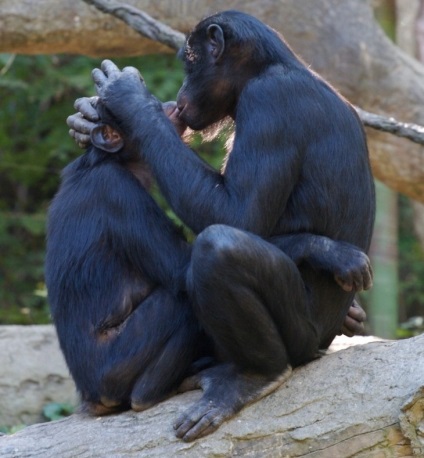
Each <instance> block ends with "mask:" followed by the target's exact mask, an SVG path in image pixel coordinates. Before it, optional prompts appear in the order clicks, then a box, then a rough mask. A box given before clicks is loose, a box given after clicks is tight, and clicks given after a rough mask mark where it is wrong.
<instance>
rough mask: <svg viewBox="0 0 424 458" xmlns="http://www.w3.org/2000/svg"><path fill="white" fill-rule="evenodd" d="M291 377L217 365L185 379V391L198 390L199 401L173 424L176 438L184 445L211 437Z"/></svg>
mask: <svg viewBox="0 0 424 458" xmlns="http://www.w3.org/2000/svg"><path fill="white" fill-rule="evenodd" d="M290 374H291V368H290V367H289V366H288V367H287V368H286V370H285V371H284V372H283V373H282V374H281V375H279V376H277V377H276V378H273V379H270V378H268V377H265V376H261V375H257V374H247V373H242V372H239V371H238V370H237V369H236V368H235V367H233V366H232V365H229V364H221V365H216V366H213V367H211V368H208V369H205V370H204V371H202V372H199V373H198V374H196V375H195V376H194V377H192V378H190V379H188V380H189V381H188V387H195V386H200V387H201V388H202V389H203V396H202V398H201V399H200V400H199V401H198V402H197V403H196V404H194V405H193V406H192V407H191V408H190V409H188V410H187V411H185V412H184V413H183V414H182V415H180V416H179V417H178V418H177V420H176V422H175V423H174V429H175V431H176V433H175V434H176V436H177V437H178V438H180V439H182V440H184V441H186V442H190V441H193V440H195V439H197V438H199V437H203V436H206V435H207V434H210V433H212V432H213V431H215V430H216V429H218V427H219V426H220V425H221V424H222V423H223V422H224V421H225V420H228V419H229V418H231V417H232V416H234V415H235V414H236V413H237V412H239V411H240V410H241V409H242V408H243V407H244V406H246V405H248V404H251V403H252V402H255V401H257V400H259V399H260V398H262V397H264V396H266V395H267V394H269V393H271V392H272V391H274V390H275V389H276V388H278V386H280V385H281V384H282V383H283V382H284V381H285V380H287V378H288V377H289V376H290ZM193 381H194V384H193Z"/></svg>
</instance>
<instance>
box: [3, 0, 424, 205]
mask: <svg viewBox="0 0 424 458" xmlns="http://www.w3.org/2000/svg"><path fill="white" fill-rule="evenodd" d="M127 3H129V4H130V5H133V6H135V7H137V8H138V9H141V10H143V11H145V12H147V13H148V14H149V15H151V16H152V17H154V18H156V19H158V20H160V21H162V22H164V23H166V24H167V25H168V26H170V27H172V28H174V29H177V30H179V31H181V32H187V31H189V30H190V29H191V28H192V27H193V25H194V24H196V23H197V22H198V21H199V19H201V18H202V17H203V16H205V15H207V14H210V13H213V12H215V11H217V10H223V9H229V8H234V9H239V10H242V11H245V12H247V13H250V14H253V15H256V16H257V17H259V18H260V19H262V20H263V21H265V22H267V23H268V24H270V25H271V26H272V27H274V28H275V29H277V30H279V31H281V32H282V33H283V34H284V35H285V37H286V39H287V40H288V42H289V43H290V44H291V46H292V47H293V48H294V50H295V51H296V52H297V53H299V54H300V55H301V56H302V57H303V58H304V60H305V61H306V62H307V63H308V64H310V65H311V66H312V68H314V69H315V70H317V71H318V72H319V73H321V74H322V75H323V76H324V77H325V78H326V79H328V80H329V81H330V82H332V83H333V84H334V86H335V87H336V88H338V89H339V90H340V91H341V92H342V93H343V94H344V95H345V96H346V97H347V98H348V99H349V100H350V101H352V102H353V103H354V104H355V105H358V106H359V107H361V108H363V109H364V110H367V111H371V112H378V113H379V114H381V115H385V116H393V117H395V118H396V119H398V120H399V121H402V122H405V123H415V124H418V125H424V67H423V66H422V65H421V64H419V63H418V62H417V61H416V60H414V59H412V58H411V57H409V56H408V55H406V54H405V53H403V52H402V51H401V50H400V49H399V48H398V47H396V46H395V45H394V44H393V43H392V42H390V40H389V39H388V38H387V37H386V36H385V35H384V33H383V32H382V30H381V29H380V28H379V27H378V26H377V24H376V23H375V21H374V18H373V11H372V8H371V5H370V0H368V1H367V0H360V1H358V0H345V1H343V2H340V1H339V0H315V1H314V2H313V5H312V3H311V2H310V1H309V0H279V1H277V0H261V1H251V2H245V1H241V0H225V1H224V0H214V1H212V0H187V1H186V0H178V1H174V0H162V1H157V2H149V1H147V0H128V1H127ZM1 10H2V14H1V16H0V52H16V53H27V54H28V53H29V54H33V53H58V52H66V53H77V54H81V53H82V54H87V55H92V56H94V55H95V56H108V57H113V56H117V55H120V56H121V55H135V54H147V53H156V52H170V49H169V48H167V47H166V46H164V45H162V44H159V43H157V42H154V41H151V40H148V39H146V38H143V37H141V36H140V35H138V34H137V33H136V32H135V31H134V30H131V29H130V28H129V27H127V26H125V24H124V23H122V22H121V21H120V20H118V19H116V18H114V17H112V16H110V15H108V14H104V13H101V12H99V11H97V10H96V9H95V8H94V7H92V6H91V7H89V6H88V5H86V4H85V3H83V2H74V1H72V0H63V1H61V2H56V1H55V0H39V1H37V2H36V3H34V2H33V1H32V0H23V1H21V2H16V1H14V0H1ZM368 135H369V144H370V149H371V160H372V166H373V171H374V175H375V176H376V177H377V178H378V179H380V180H382V181H383V182H385V183H386V184H387V185H388V186H390V187H391V188H393V189H395V190H397V191H399V192H402V193H404V194H406V195H408V196H410V197H412V198H414V199H416V200H419V201H421V202H424V152H423V148H422V147H421V146H419V145H413V144H411V143H409V142H408V141H407V140H405V139H401V138H397V137H395V136H392V135H388V134H385V133H381V132H375V131H373V130H369V132H368Z"/></svg>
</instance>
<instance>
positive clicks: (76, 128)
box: [66, 97, 187, 149]
mask: <svg viewBox="0 0 424 458" xmlns="http://www.w3.org/2000/svg"><path fill="white" fill-rule="evenodd" d="M97 104H98V97H81V98H79V99H77V100H76V101H75V104H74V108H75V109H76V110H77V113H74V114H73V115H70V116H68V118H67V119H66V123H67V124H68V127H69V128H70V129H69V135H70V136H71V137H72V138H73V139H74V140H75V143H76V144H77V145H78V146H79V147H80V148H83V149H86V148H87V147H88V146H89V145H90V144H91V132H92V130H93V129H94V128H95V127H96V126H97V125H98V123H99V122H101V118H100V115H99V113H98V111H97V109H96V107H97ZM162 109H163V111H164V113H165V115H166V116H167V117H168V119H169V120H170V121H171V123H172V125H173V126H174V127H175V130H176V131H177V133H178V135H179V136H180V137H182V136H183V135H184V134H185V133H186V131H187V124H185V123H184V122H183V120H182V119H181V118H180V116H179V114H180V112H179V110H178V107H177V103H176V102H172V101H170V102H165V103H163V104H162Z"/></svg>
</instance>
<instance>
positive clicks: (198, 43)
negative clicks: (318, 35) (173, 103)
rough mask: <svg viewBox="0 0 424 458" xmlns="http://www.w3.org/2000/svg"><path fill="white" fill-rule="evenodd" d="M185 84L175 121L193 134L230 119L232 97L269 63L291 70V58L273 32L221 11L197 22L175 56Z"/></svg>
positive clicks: (239, 15)
mask: <svg viewBox="0 0 424 458" xmlns="http://www.w3.org/2000/svg"><path fill="white" fill-rule="evenodd" d="M179 57H180V58H181V59H182V60H183V62H184V69H185V73H186V76H185V79H184V83H183V85H182V87H181V89H180V91H179V93H178V98H177V104H178V109H179V111H180V114H179V116H180V117H181V118H182V120H183V121H184V122H185V123H186V124H187V125H188V126H189V127H190V128H191V129H194V130H202V129H205V128H206V127H208V126H210V125H211V124H213V123H216V122H217V121H220V120H222V119H223V118H225V117H227V116H230V117H232V118H235V116H236V108H237V103H238V98H239V96H240V94H241V92H242V90H243V88H244V87H245V85H246V84H247V83H248V81H249V80H250V79H251V78H255V77H257V76H259V75H260V74H261V73H262V72H263V71H264V70H265V69H266V68H267V67H269V66H271V65H275V64H283V65H284V64H286V65H293V64H295V62H294V63H293V62H292V61H293V57H294V55H293V53H292V52H291V51H290V50H289V48H288V47H287V45H286V44H285V43H284V41H283V40H282V39H281V37H280V36H279V35H278V33H277V32H275V31H274V30H272V29H271V28H270V27H268V26H267V25H265V24H263V23H262V22H260V21H259V20H257V19H256V18H254V17H252V16H249V15H248V14H244V13H240V12H238V11H224V12H222V13H218V14H215V15H213V16H210V17H208V18H206V19H204V20H203V21H201V22H200V23H199V24H198V25H197V26H196V27H195V28H194V30H193V31H192V32H191V34H190V35H189V36H188V38H187V40H186V43H185V45H184V47H183V48H182V49H181V50H180V52H179Z"/></svg>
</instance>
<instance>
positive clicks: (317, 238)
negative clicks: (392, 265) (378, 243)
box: [269, 233, 373, 292]
mask: <svg viewBox="0 0 424 458" xmlns="http://www.w3.org/2000/svg"><path fill="white" fill-rule="evenodd" d="M269 241H270V242H271V243H272V244H274V245H276V246H278V247H279V248H280V249H281V250H282V251H284V253H285V254H286V255H287V256H289V258H290V259H292V260H293V262H295V263H296V264H297V265H299V264H301V263H302V262H306V263H308V264H309V265H310V266H311V267H313V268H314V269H320V270H325V271H327V272H330V273H331V274H333V275H334V279H335V281H336V282H337V283H338V284H339V285H340V287H341V288H343V289H344V290H345V291H356V292H359V291H362V290H367V289H369V288H371V287H372V280H373V272H372V268H371V263H370V260H369V258H368V256H367V255H366V254H365V253H364V252H363V251H361V250H360V249H359V248H357V247H355V246H354V245H351V244H350V243H346V242H341V241H337V240H331V239H329V238H328V237H324V236H321V235H314V234H307V233H301V234H290V235H281V236H275V237H271V238H270V239H269Z"/></svg>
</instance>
